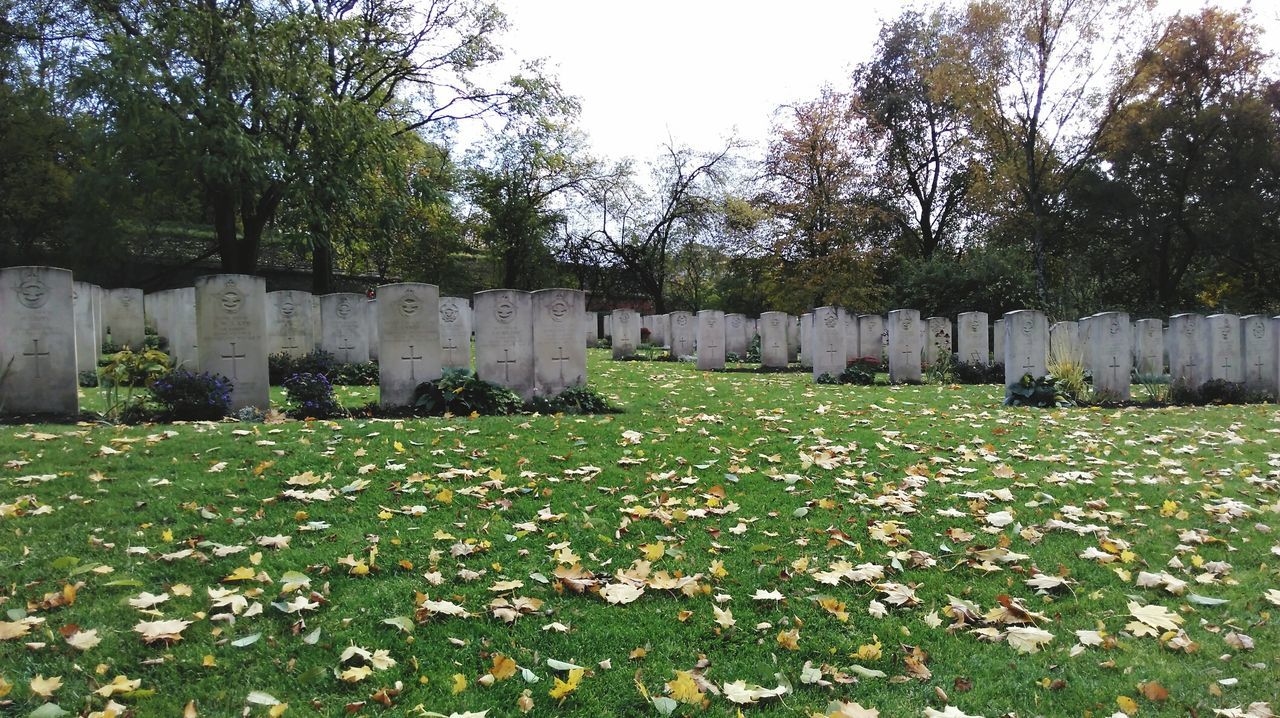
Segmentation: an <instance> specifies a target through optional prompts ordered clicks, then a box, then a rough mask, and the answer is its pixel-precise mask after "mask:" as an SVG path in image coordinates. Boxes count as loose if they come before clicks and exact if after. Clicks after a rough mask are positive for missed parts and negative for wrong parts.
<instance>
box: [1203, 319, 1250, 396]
mask: <svg viewBox="0 0 1280 718" xmlns="http://www.w3.org/2000/svg"><path fill="white" fill-rule="evenodd" d="M1205 325H1206V328H1207V330H1208V333H1209V337H1208V339H1209V354H1208V361H1209V378H1210V379H1223V380H1225V381H1231V382H1241V381H1244V369H1243V364H1244V360H1243V359H1242V358H1241V356H1240V350H1241V348H1242V346H1243V340H1242V339H1241V338H1240V317H1238V316H1236V315H1234V314H1212V315H1209V316H1208V317H1205Z"/></svg>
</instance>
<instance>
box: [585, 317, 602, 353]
mask: <svg viewBox="0 0 1280 718" xmlns="http://www.w3.org/2000/svg"><path fill="white" fill-rule="evenodd" d="M582 328H583V338H584V340H585V343H586V346H587V348H588V349H590V348H591V347H594V346H595V345H596V342H598V341H600V315H599V314H598V313H596V312H586V313H584V314H583V315H582Z"/></svg>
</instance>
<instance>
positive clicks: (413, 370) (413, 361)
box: [400, 344, 422, 384]
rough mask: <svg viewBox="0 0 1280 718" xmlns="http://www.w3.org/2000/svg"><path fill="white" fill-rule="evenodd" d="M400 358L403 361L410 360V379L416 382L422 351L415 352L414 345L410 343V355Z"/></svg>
mask: <svg viewBox="0 0 1280 718" xmlns="http://www.w3.org/2000/svg"><path fill="white" fill-rule="evenodd" d="M400 359H401V360H402V361H407V362H409V381H411V382H414V383H415V384H416V383H417V382H418V372H417V366H418V360H420V359H422V354H420V353H418V354H415V353H414V351H413V345H412V344H410V345H409V351H408V356H402V357H400Z"/></svg>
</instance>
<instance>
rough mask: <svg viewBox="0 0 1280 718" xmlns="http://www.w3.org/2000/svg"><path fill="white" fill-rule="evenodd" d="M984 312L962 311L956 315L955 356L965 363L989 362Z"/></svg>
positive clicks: (989, 328)
mask: <svg viewBox="0 0 1280 718" xmlns="http://www.w3.org/2000/svg"><path fill="white" fill-rule="evenodd" d="M990 330H991V327H990V326H989V324H988V322H987V313H986V312H962V313H961V314H960V315H959V316H957V317H956V357H957V361H961V362H964V363H966V364H978V365H980V366H988V365H990V364H991V354H990V349H989V346H988V344H987V333H988V332H989V331H990Z"/></svg>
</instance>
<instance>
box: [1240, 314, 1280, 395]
mask: <svg viewBox="0 0 1280 718" xmlns="http://www.w3.org/2000/svg"><path fill="white" fill-rule="evenodd" d="M1240 336H1241V337H1242V339H1243V341H1242V344H1243V356H1244V383H1245V386H1247V387H1249V388H1250V389H1252V390H1254V391H1269V392H1271V393H1272V394H1276V395H1280V392H1278V391H1277V390H1280V385H1277V383H1276V378H1277V377H1276V360H1277V357H1276V337H1275V327H1274V325H1273V324H1272V322H1271V318H1270V317H1268V316H1267V315H1265V314H1249V315H1247V316H1243V317H1240Z"/></svg>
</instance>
